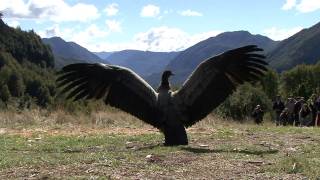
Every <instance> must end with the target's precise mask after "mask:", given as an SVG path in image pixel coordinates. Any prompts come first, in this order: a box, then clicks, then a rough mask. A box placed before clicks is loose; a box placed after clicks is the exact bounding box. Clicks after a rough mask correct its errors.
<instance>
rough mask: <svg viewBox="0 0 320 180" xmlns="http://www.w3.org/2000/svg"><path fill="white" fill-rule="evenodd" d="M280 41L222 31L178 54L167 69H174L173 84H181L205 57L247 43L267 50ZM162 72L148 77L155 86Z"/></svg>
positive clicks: (242, 32)
mask: <svg viewBox="0 0 320 180" xmlns="http://www.w3.org/2000/svg"><path fill="white" fill-rule="evenodd" d="M277 43H278V42H276V41H273V40H272V39H270V38H268V37H265V36H262V35H252V34H250V33H249V32H247V31H234V32H225V33H221V34H219V35H217V36H215V37H211V38H208V39H206V40H204V41H201V42H199V43H197V44H195V45H193V46H191V47H189V48H188V49H186V50H184V51H182V52H181V53H180V54H179V55H178V56H176V57H175V58H174V59H173V60H172V61H171V62H170V63H169V64H168V65H167V67H166V68H165V69H169V70H171V71H173V73H175V74H176V75H175V76H174V77H173V78H172V83H173V85H181V84H182V83H183V82H184V81H185V80H186V78H187V77H188V76H189V75H190V74H191V72H192V71H193V70H194V69H195V68H196V67H197V66H198V65H199V64H200V63H201V62H202V61H204V60H205V59H207V58H209V57H211V56H214V55H218V54H220V53H222V52H225V51H227V50H230V49H234V48H238V47H241V46H245V45H252V44H254V45H257V46H259V47H261V48H263V49H265V50H266V51H269V50H272V49H273V48H274V47H275V46H276V44H277ZM160 76H161V74H160V73H156V74H152V75H151V76H149V77H147V81H148V82H149V83H151V84H152V85H153V86H155V85H157V83H158V82H159V81H160Z"/></svg>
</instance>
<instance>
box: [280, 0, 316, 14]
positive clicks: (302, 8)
mask: <svg viewBox="0 0 320 180" xmlns="http://www.w3.org/2000/svg"><path fill="white" fill-rule="evenodd" d="M293 8H295V9H296V10H297V11H299V12H301V13H309V12H313V11H316V10H319V9H320V0H300V1H299V2H297V0H286V3H285V4H284V5H283V6H282V8H281V9H283V10H290V9H293Z"/></svg>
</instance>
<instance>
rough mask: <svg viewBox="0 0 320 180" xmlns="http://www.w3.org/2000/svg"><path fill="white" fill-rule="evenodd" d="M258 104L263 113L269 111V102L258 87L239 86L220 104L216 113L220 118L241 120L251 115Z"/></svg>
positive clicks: (249, 85)
mask: <svg viewBox="0 0 320 180" xmlns="http://www.w3.org/2000/svg"><path fill="white" fill-rule="evenodd" d="M258 104H260V105H261V107H262V109H263V110H264V111H269V110H271V101H270V99H269V98H268V96H267V95H266V94H265V93H264V92H263V91H262V89H261V88H260V87H254V86H252V85H251V84H248V83H246V84H244V85H241V86H240V87H239V88H238V89H237V90H236V91H235V92H234V93H233V94H232V95H231V96H230V97H229V98H227V100H226V101H225V102H224V103H223V104H221V105H220V106H219V107H218V108H217V109H216V111H215V112H216V113H217V114H218V115H220V116H222V117H231V118H233V119H235V120H242V119H244V118H245V117H247V116H250V115H251V112H252V111H253V109H254V108H255V106H256V105H258Z"/></svg>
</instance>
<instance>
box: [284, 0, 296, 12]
mask: <svg viewBox="0 0 320 180" xmlns="http://www.w3.org/2000/svg"><path fill="white" fill-rule="evenodd" d="M295 6H296V0H286V3H285V4H284V5H283V6H282V8H281V9H282V10H290V9H292V8H294V7H295Z"/></svg>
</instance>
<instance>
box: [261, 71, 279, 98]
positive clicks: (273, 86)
mask: <svg viewBox="0 0 320 180" xmlns="http://www.w3.org/2000/svg"><path fill="white" fill-rule="evenodd" d="M261 85H262V89H263V91H264V92H265V93H266V95H267V96H268V97H269V99H273V98H274V97H275V96H276V95H277V94H278V88H279V75H278V73H277V72H275V71H273V70H271V69H269V71H268V72H267V73H266V74H265V76H264V77H263V78H262V79H261Z"/></svg>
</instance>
